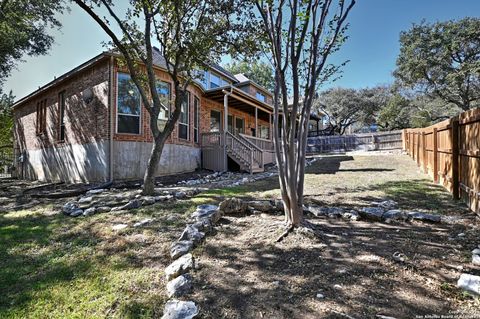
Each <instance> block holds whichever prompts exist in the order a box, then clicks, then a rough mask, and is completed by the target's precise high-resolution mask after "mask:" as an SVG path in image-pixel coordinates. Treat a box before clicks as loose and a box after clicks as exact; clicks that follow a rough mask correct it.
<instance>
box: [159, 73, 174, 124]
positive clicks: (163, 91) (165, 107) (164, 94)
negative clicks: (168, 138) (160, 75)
mask: <svg viewBox="0 0 480 319" xmlns="http://www.w3.org/2000/svg"><path fill="white" fill-rule="evenodd" d="M157 93H158V95H159V97H160V102H161V103H162V107H161V108H160V113H158V119H157V126H158V129H159V130H160V131H163V129H164V128H165V124H166V123H167V121H168V117H169V116H170V112H171V86H170V83H168V82H163V81H157Z"/></svg>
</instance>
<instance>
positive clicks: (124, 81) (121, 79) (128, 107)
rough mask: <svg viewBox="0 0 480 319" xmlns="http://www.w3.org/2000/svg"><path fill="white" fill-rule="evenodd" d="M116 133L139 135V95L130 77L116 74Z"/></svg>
mask: <svg viewBox="0 0 480 319" xmlns="http://www.w3.org/2000/svg"><path fill="white" fill-rule="evenodd" d="M117 96H118V98H117V133H125V134H140V94H139V93H138V90H137V87H136V86H135V84H134V83H133V81H132V80H131V79H130V75H128V74H124V73H118V81H117Z"/></svg>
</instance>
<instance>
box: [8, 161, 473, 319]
mask: <svg viewBox="0 0 480 319" xmlns="http://www.w3.org/2000/svg"><path fill="white" fill-rule="evenodd" d="M305 181H306V192H305V194H306V201H307V202H312V203H317V204H320V205H330V206H341V207H362V206H366V205H368V204H369V203H370V202H371V201H373V200H379V199H384V198H389V199H393V200H396V201H398V202H399V208H401V209H402V208H403V209H409V210H410V209H412V210H413V209H415V210H419V211H424V212H430V213H437V214H446V215H466V216H472V215H471V213H469V212H468V211H467V210H466V208H465V206H464V205H463V204H461V203H456V202H454V201H452V200H450V198H451V196H450V194H448V193H447V192H446V191H444V190H443V188H442V187H440V186H436V185H433V184H432V183H430V181H429V180H428V178H427V177H426V176H425V175H423V174H422V173H420V172H419V170H418V168H417V167H416V165H415V163H414V162H413V161H411V160H410V159H409V158H408V157H407V156H385V155H383V156H357V155H355V156H354V157H352V156H348V155H339V156H328V157H324V158H322V159H320V160H319V161H317V162H316V163H315V164H314V165H312V166H311V167H309V168H308V170H307V175H306V179H305ZM0 183H1V182H0ZM0 186H3V185H0ZM11 187H12V186H6V187H5V189H7V188H9V189H11ZM21 187H25V185H23V186H21ZM0 189H2V187H0ZM0 195H1V194H0ZM278 195H279V192H278V181H277V178H276V177H272V178H270V179H268V180H263V181H258V182H256V183H253V184H250V185H244V186H240V187H234V188H223V189H213V190H210V191H208V192H205V193H202V194H200V195H198V196H196V197H194V198H192V199H190V200H182V201H178V202H173V203H158V204H156V205H153V206H148V207H145V208H141V209H138V210H134V211H131V212H121V213H120V212H118V213H103V214H97V215H94V216H91V217H88V218H84V217H79V218H71V217H66V216H64V215H62V214H61V213H59V210H60V207H61V205H62V204H63V203H64V202H65V201H66V200H63V201H62V200H45V201H40V204H38V205H36V206H35V207H34V208H32V209H28V210H23V211H6V212H0V296H1V297H0V318H45V317H50V318H105V317H108V318H159V317H160V316H161V315H162V311H163V306H164V303H165V301H166V299H167V297H166V294H165V279H164V269H165V267H166V266H167V265H168V264H169V263H170V258H169V256H168V255H169V254H168V253H169V247H170V244H171V242H172V241H173V240H175V239H176V238H178V236H179V234H180V233H181V231H182V230H183V227H184V225H185V219H186V218H187V216H189V215H190V213H191V212H192V211H193V210H194V209H195V206H196V205H198V204H203V203H207V202H219V201H220V200H221V199H222V198H223V197H229V196H245V197H252V198H277V197H278ZM2 196H3V195H2ZM0 200H2V197H1V196H0ZM145 218H153V219H154V221H153V222H152V223H150V224H148V225H146V226H143V227H138V228H136V227H133V224H134V223H135V222H137V221H140V220H143V219H145ZM282 220H283V217H282V216H280V215H266V214H261V215H251V216H243V217H238V218H234V217H226V218H224V219H222V220H221V223H220V226H219V227H217V231H216V234H215V235H214V236H208V237H207V240H206V241H205V242H204V244H202V245H201V246H200V247H198V248H197V249H196V250H195V251H194V255H195V257H196V258H197V260H198V261H199V266H200V269H199V270H197V271H195V272H194V273H193V278H194V289H195V290H194V294H193V295H192V296H191V297H189V299H191V300H194V301H195V302H197V303H198V305H199V306H200V311H201V317H202V318H215V319H216V318H302V319H303V318H346V317H345V315H344V314H348V315H349V316H351V317H353V318H369V317H374V316H375V315H376V314H384V315H391V316H394V317H396V318H407V317H413V316H414V315H417V314H430V313H439V312H443V313H445V312H448V311H451V310H467V311H470V309H472V308H473V307H477V308H478V306H479V305H478V303H477V304H475V303H474V301H472V300H471V299H470V298H468V297H466V296H464V295H463V294H462V293H461V292H460V291H459V290H458V289H456V288H455V283H456V279H457V278H458V276H459V274H460V273H461V272H462V271H464V272H469V273H473V274H480V269H478V268H474V267H473V266H472V265H471V264H469V260H470V255H469V252H470V250H471V249H473V247H474V246H475V245H477V244H480V242H478V241H479V240H478V223H477V222H476V221H474V220H473V219H472V222H471V224H457V225H444V224H440V225H428V224H419V223H418V224H409V223H406V224H382V223H368V222H362V221H360V222H347V221H342V220H332V219H328V220H327V219H311V221H312V222H313V223H315V225H316V226H317V227H318V228H319V230H321V231H322V232H323V234H324V235H323V236H322V238H321V239H320V240H314V239H309V238H305V237H303V236H300V235H298V234H291V235H290V236H288V237H287V238H286V239H285V240H284V241H282V242H281V243H273V240H274V239H275V238H276V237H277V236H278V233H279V224H280V223H281V222H282ZM120 223H122V224H128V225H129V227H128V228H126V229H124V230H119V231H115V230H113V229H112V226H114V225H116V224H120ZM459 233H465V236H464V237H457V235H458V234H459ZM396 251H399V252H402V253H404V254H405V255H406V256H407V257H408V258H407V262H406V263H405V264H400V263H397V262H395V261H394V260H393V259H392V254H393V253H394V252H396ZM460 267H463V270H461V268H460ZM336 285H338V286H336ZM318 293H321V294H323V295H324V297H325V298H323V299H318V298H317V297H316V295H317V294H318Z"/></svg>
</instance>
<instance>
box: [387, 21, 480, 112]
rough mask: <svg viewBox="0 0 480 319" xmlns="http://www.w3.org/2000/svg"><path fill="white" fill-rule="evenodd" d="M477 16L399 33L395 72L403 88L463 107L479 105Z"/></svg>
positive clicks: (466, 108) (479, 74) (421, 25)
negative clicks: (398, 50) (398, 52)
mask: <svg viewBox="0 0 480 319" xmlns="http://www.w3.org/2000/svg"><path fill="white" fill-rule="evenodd" d="M479 39H480V19H478V18H464V19H461V20H458V21H446V22H437V23H434V24H427V23H421V24H418V25H413V27H412V28H411V29H410V30H408V31H405V32H402V33H401V34H400V54H399V56H398V58H397V69H396V70H395V72H394V75H395V77H396V78H397V80H398V82H399V84H400V85H401V86H403V87H406V88H410V89H414V90H417V91H421V92H423V93H426V94H428V95H430V96H433V97H439V98H441V99H443V100H444V101H445V102H447V103H452V104H455V105H456V106H458V107H459V108H460V109H462V110H469V109H471V108H475V107H478V106H480V71H479V70H480V41H479Z"/></svg>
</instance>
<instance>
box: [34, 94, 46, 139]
mask: <svg viewBox="0 0 480 319" xmlns="http://www.w3.org/2000/svg"><path fill="white" fill-rule="evenodd" d="M36 124H37V126H36V131H37V134H39V135H40V134H44V133H45V132H46V130H47V100H46V99H45V100H41V101H39V102H37V123H36Z"/></svg>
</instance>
